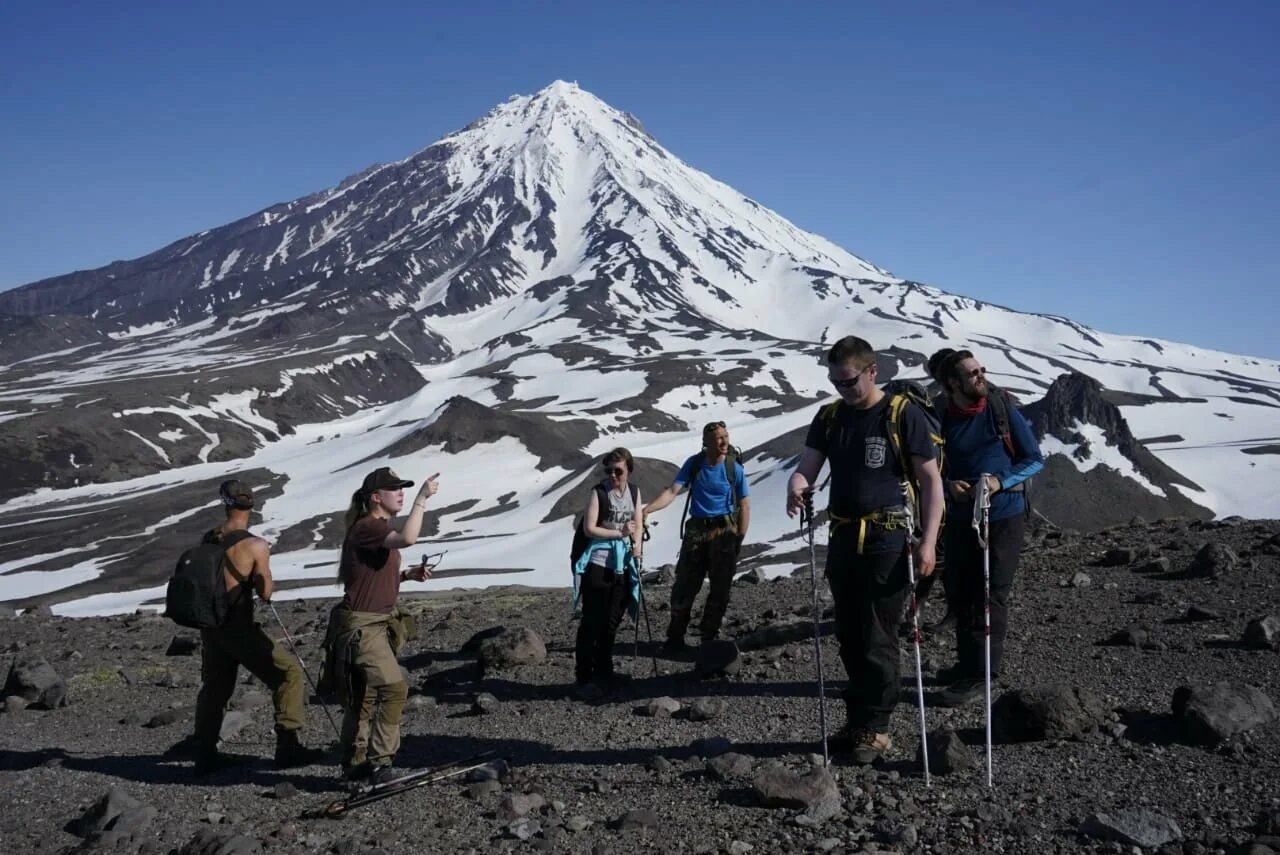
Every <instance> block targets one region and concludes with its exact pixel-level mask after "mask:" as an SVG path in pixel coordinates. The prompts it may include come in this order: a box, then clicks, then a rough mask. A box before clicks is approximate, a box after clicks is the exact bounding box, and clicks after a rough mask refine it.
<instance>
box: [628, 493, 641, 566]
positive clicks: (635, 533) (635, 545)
mask: <svg viewBox="0 0 1280 855" xmlns="http://www.w3.org/2000/svg"><path fill="white" fill-rule="evenodd" d="M632 525H633V526H634V528H633V529H632V531H631V551H632V552H634V553H635V556H636V558H637V559H640V558H643V557H644V505H643V504H642V503H641V501H640V488H639V487H636V518H635V521H634V522H633V523H632Z"/></svg>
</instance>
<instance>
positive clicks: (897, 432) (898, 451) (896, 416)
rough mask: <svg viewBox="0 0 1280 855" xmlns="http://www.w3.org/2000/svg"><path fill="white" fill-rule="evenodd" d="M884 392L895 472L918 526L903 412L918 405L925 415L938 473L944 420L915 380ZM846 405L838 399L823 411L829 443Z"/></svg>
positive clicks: (895, 383)
mask: <svg viewBox="0 0 1280 855" xmlns="http://www.w3.org/2000/svg"><path fill="white" fill-rule="evenodd" d="M881 389H882V391H883V392H884V394H885V396H886V397H887V398H888V399H889V406H887V407H885V418H886V420H887V421H888V430H887V431H886V433H887V434H888V436H889V441H890V442H891V443H893V451H894V455H893V456H894V466H895V472H896V473H897V475H898V477H899V478H901V479H902V480H903V481H904V482H906V484H907V486H908V489H909V491H910V495H909V496H908V502H909V503H910V505H911V508H912V514H914V515H916V516H917V523H918V522H919V519H918V515H919V512H920V508H919V496H920V484H919V479H918V478H916V471H915V469H914V468H913V467H911V466H909V465H907V461H906V455H905V454H904V452H903V447H904V445H905V443H904V442H903V430H904V428H903V424H902V412H903V410H905V409H906V408H907V405H908V404H915V405H916V407H918V408H919V409H920V411H921V412H922V413H924V416H925V419H927V420H928V422H929V439H930V440H932V442H933V444H934V446H935V447H936V449H937V454H938V471H942V466H943V462H944V456H943V444H944V440H943V437H942V417H941V415H940V413H939V411H938V407H937V406H936V404H935V403H934V401H933V399H931V398H930V397H929V393H928V392H926V391H925V389H924V387H923V386H921V385H920V384H919V383H917V382H915V381H914V380H891V381H889V382H888V383H886V384H884V386H882V387H881ZM843 403H844V402H843V401H842V400H840V399H839V398H837V399H836V400H834V401H832V402H831V403H830V404H827V405H826V406H825V407H823V408H822V410H821V414H822V417H823V419H825V420H826V424H827V438H828V440H830V438H831V430H832V428H833V427H834V426H835V423H836V414H837V413H838V412H839V411H840V406H841V405H842V404H843Z"/></svg>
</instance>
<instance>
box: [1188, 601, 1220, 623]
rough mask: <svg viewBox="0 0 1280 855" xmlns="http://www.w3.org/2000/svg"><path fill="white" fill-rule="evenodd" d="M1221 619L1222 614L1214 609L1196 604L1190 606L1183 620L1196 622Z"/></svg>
mask: <svg viewBox="0 0 1280 855" xmlns="http://www.w3.org/2000/svg"><path fill="white" fill-rule="evenodd" d="M1221 619H1222V615H1220V614H1218V613H1217V612H1215V611H1212V610H1211V609H1206V608H1204V607H1203V606H1196V605H1192V606H1188V607H1187V614H1186V616H1185V617H1184V618H1183V620H1185V621H1187V622H1188V623H1194V622H1196V621H1202V620H1221Z"/></svg>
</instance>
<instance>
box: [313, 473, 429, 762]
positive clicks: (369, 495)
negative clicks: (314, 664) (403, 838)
mask: <svg viewBox="0 0 1280 855" xmlns="http://www.w3.org/2000/svg"><path fill="white" fill-rule="evenodd" d="M438 477H439V476H438V475H433V476H431V477H430V478H428V479H427V481H426V482H425V483H423V485H422V487H421V488H419V490H418V494H417V496H416V497H415V498H414V500H413V506H412V508H411V510H410V511H409V516H408V518H407V519H406V520H405V523H404V525H403V526H402V527H401V529H400V530H399V531H396V530H395V529H393V528H392V527H391V520H392V519H393V518H394V517H395V515H396V514H398V513H399V512H400V510H401V509H402V508H403V507H404V489H405V488H406V487H412V486H413V482H412V481H406V480H404V479H403V478H401V477H400V476H399V475H397V474H396V473H395V472H393V471H392V470H391V469H390V468H388V467H386V466H383V467H380V468H378V469H375V470H373V471H372V472H370V473H369V474H368V475H367V476H365V479H364V482H363V483H362V484H361V485H360V489H359V490H356V491H355V493H354V494H352V496H351V506H350V507H349V508H348V509H347V515H346V525H347V534H346V537H345V538H344V539H343V541H342V557H341V559H340V562H339V565H338V581H339V582H341V583H342V587H343V591H344V594H343V597H342V602H341V603H339V604H338V605H337V606H336V607H334V609H333V611H332V612H331V613H330V616H329V631H328V633H327V634H326V646H327V647H328V649H329V670H330V672H331V673H332V675H333V682H334V685H335V686H336V688H337V690H338V697H339V699H340V700H341V701H342V706H343V710H344V715H343V718H342V739H341V751H342V770H343V774H344V775H345V777H346V778H347V780H349V781H367V782H368V783H371V784H375V785H377V784H386V783H390V782H391V781H394V780H396V779H397V778H399V777H401V776H402V775H403V774H404V773H403V772H401V771H400V770H397V769H395V768H394V767H393V765H392V763H393V761H394V760H395V756H396V751H397V750H398V749H399V748H400V718H401V715H402V713H403V712H404V704H405V701H406V699H407V698H408V695H409V686H408V684H407V683H406V682H405V678H404V674H403V672H402V671H401V670H400V663H399V662H398V661H396V655H397V654H398V653H399V652H400V650H401V649H402V647H403V646H404V643H405V641H406V640H407V638H408V637H409V635H408V633H407V632H406V628H405V626H404V624H403V623H402V622H401V621H400V620H399V619H398V616H397V615H396V614H395V613H394V609H395V606H396V602H397V600H398V599H399V596H400V584H401V583H402V582H421V581H424V580H425V579H427V578H428V577H429V576H430V575H431V568H430V567H428V566H427V564H426V562H425V560H424V562H423V563H422V564H420V565H417V566H414V567H410V568H408V569H405V570H402V569H401V567H400V550H401V549H404V548H405V547H408V546H413V544H414V543H416V542H417V540H418V534H419V532H420V531H421V530H422V515H423V513H424V512H425V511H426V509H427V501H428V500H429V499H430V498H431V497H432V496H434V495H435V494H436V491H437V490H438V489H439V488H438V486H437V484H436V478H438Z"/></svg>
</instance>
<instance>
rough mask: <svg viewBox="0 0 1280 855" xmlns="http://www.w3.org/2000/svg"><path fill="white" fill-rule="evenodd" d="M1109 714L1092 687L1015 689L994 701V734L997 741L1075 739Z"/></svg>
mask: <svg viewBox="0 0 1280 855" xmlns="http://www.w3.org/2000/svg"><path fill="white" fill-rule="evenodd" d="M1106 718H1107V708H1106V706H1105V705H1103V703H1102V700H1101V699H1100V698H1099V697H1098V696H1097V695H1095V694H1094V693H1093V692H1092V691H1090V690H1089V689H1084V688H1078V687H1075V688H1073V687H1071V686H1063V685H1054V686H1036V687H1034V688H1031V689H1016V690H1014V691H1012V692H1007V693H1006V694H1004V695H1002V696H1001V697H1000V699H999V700H997V701H996V702H995V703H994V704H992V705H991V736H992V739H993V740H995V741H996V742H1035V741H1037V740H1041V739H1074V738H1078V737H1080V736H1083V735H1084V734H1086V733H1089V732H1090V731H1093V730H1096V729H1097V728H1098V726H1099V725H1101V724H1102V722H1103V721H1105V720H1106Z"/></svg>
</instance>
